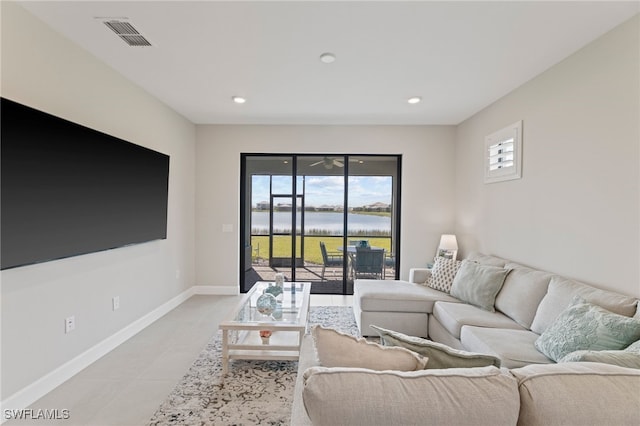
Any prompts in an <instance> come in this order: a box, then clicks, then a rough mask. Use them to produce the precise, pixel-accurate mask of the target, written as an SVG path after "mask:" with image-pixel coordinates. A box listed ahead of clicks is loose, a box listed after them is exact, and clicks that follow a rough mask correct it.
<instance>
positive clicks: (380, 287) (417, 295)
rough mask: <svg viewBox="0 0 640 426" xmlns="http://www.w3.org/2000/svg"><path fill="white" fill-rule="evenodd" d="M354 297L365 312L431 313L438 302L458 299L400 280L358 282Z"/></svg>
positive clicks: (356, 282)
mask: <svg viewBox="0 0 640 426" xmlns="http://www.w3.org/2000/svg"><path fill="white" fill-rule="evenodd" d="M353 297H354V298H356V299H357V300H358V303H359V305H360V309H362V310H363V311H379V312H419V313H425V314H426V313H431V312H432V311H433V303H434V302H435V301H438V300H446V301H448V302H457V301H458V299H456V298H455V297H452V296H450V295H448V294H447V293H443V292H441V291H438V290H434V289H432V288H429V287H427V286H423V285H420V284H414V283H409V282H407V281H400V280H394V281H392V280H356V281H355V284H354V290H353Z"/></svg>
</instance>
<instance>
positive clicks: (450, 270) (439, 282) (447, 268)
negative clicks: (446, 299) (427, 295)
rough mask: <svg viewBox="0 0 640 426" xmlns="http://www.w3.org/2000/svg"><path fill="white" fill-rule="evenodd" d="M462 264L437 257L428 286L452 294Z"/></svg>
mask: <svg viewBox="0 0 640 426" xmlns="http://www.w3.org/2000/svg"><path fill="white" fill-rule="evenodd" d="M460 263H461V262H460V261H459V260H453V259H447V258H444V257H436V261H435V263H434V265H433V268H432V269H431V277H429V280H428V281H427V285H428V286H429V287H431V288H433V289H435V290H439V291H443V292H445V293H449V292H451V284H453V279H454V278H455V276H456V273H457V272H458V268H460Z"/></svg>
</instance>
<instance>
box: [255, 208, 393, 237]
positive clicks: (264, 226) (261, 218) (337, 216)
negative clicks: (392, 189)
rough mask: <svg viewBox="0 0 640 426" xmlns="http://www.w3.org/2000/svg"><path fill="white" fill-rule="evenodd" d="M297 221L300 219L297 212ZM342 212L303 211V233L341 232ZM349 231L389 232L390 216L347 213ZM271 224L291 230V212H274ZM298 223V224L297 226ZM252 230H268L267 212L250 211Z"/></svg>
mask: <svg viewBox="0 0 640 426" xmlns="http://www.w3.org/2000/svg"><path fill="white" fill-rule="evenodd" d="M296 220H297V221H299V220H300V213H298V218H297V219H296ZM342 221H343V214H342V213H333V212H305V214H304V227H305V233H309V231H310V230H312V229H318V230H322V231H328V233H335V234H342ZM347 224H348V228H349V233H353V232H358V231H361V232H364V233H366V232H370V231H372V232H387V233H389V234H390V233H391V218H390V217H388V216H373V215H367V214H357V213H349V214H347ZM273 226H274V228H275V230H277V231H285V232H286V231H290V230H291V212H274V213H273ZM299 226H300V225H299V224H298V227H299ZM251 228H252V232H254V233H255V232H256V231H260V233H263V232H264V233H268V232H269V212H251Z"/></svg>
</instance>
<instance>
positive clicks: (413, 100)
mask: <svg viewBox="0 0 640 426" xmlns="http://www.w3.org/2000/svg"><path fill="white" fill-rule="evenodd" d="M421 100H422V98H421V97H420V96H414V97H412V98H409V99H407V102H409V103H410V104H411V105H414V104H419V103H420V101H421Z"/></svg>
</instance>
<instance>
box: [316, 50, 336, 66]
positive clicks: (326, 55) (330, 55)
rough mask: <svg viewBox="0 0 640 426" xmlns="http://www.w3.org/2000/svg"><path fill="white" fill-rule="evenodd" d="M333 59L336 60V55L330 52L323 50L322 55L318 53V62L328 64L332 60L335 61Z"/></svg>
mask: <svg viewBox="0 0 640 426" xmlns="http://www.w3.org/2000/svg"><path fill="white" fill-rule="evenodd" d="M335 60H336V55H334V54H333V53H331V52H325V53H323V54H322V55H320V62H322V63H324V64H330V63H332V62H335Z"/></svg>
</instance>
